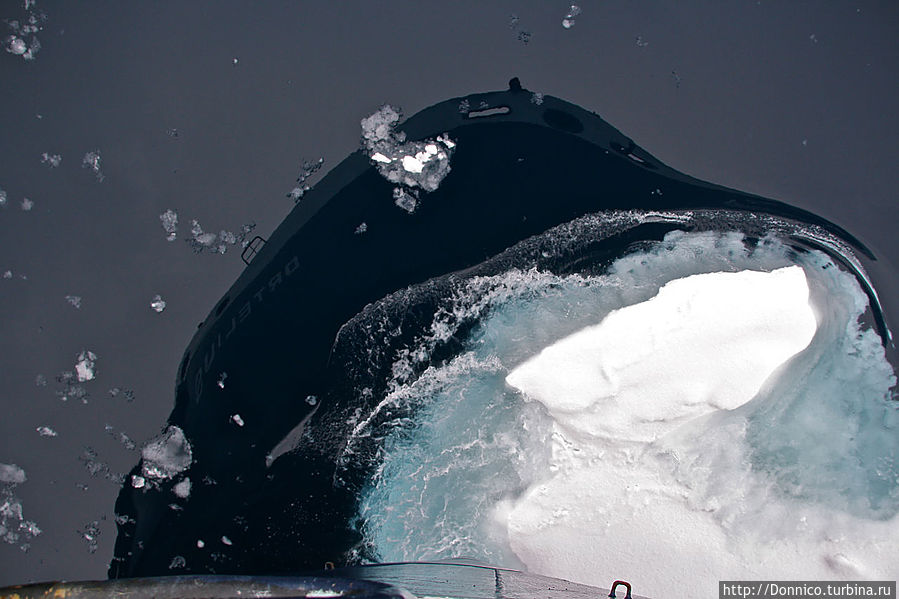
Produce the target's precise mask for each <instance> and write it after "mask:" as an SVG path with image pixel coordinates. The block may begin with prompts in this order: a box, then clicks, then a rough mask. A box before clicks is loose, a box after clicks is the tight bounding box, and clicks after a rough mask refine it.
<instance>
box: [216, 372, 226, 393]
mask: <svg viewBox="0 0 899 599" xmlns="http://www.w3.org/2000/svg"><path fill="white" fill-rule="evenodd" d="M226 378H228V373H227V372H223V373H221V374H220V375H219V380H218V386H219V389H224V388H225V379H226Z"/></svg>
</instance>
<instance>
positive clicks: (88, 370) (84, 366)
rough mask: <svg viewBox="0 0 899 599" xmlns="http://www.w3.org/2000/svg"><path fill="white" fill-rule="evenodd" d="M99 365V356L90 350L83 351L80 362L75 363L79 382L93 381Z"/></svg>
mask: <svg viewBox="0 0 899 599" xmlns="http://www.w3.org/2000/svg"><path fill="white" fill-rule="evenodd" d="M96 363H97V354H95V353H94V352H92V351H88V350H81V353H79V354H78V361H77V362H76V363H75V374H76V375H77V377H78V382H79V383H83V382H85V381H92V380H94V378H96V376H97V372H96V370H95V367H96Z"/></svg>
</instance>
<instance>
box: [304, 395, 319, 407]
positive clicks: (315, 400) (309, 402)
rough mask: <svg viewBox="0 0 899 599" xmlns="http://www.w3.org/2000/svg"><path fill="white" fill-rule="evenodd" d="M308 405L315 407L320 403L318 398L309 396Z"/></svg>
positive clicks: (307, 397) (307, 398)
mask: <svg viewBox="0 0 899 599" xmlns="http://www.w3.org/2000/svg"><path fill="white" fill-rule="evenodd" d="M306 403H307V404H309V405H310V406H314V405H315V404H317V403H318V397H316V396H315V395H307V396H306Z"/></svg>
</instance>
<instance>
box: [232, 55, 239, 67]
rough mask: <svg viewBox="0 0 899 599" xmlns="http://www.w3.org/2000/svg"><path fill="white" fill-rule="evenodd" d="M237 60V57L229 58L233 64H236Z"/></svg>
mask: <svg viewBox="0 0 899 599" xmlns="http://www.w3.org/2000/svg"><path fill="white" fill-rule="evenodd" d="M238 62H240V61H239V60H238V59H237V57H234V59H232V60H231V64H233V65H234V66H237V63H238Z"/></svg>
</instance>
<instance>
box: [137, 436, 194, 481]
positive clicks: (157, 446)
mask: <svg viewBox="0 0 899 599" xmlns="http://www.w3.org/2000/svg"><path fill="white" fill-rule="evenodd" d="M141 457H142V458H143V463H142V466H141V474H142V475H143V477H144V478H145V479H149V480H155V481H161V480H167V479H171V478H173V477H175V476H176V475H178V474H180V473H181V472H184V471H185V470H187V469H188V468H189V467H190V465H191V463H192V461H193V452H192V450H191V446H190V443H189V442H188V440H187V437H185V436H184V431H182V430H181V429H180V428H178V427H177V426H174V425H172V426H169V427H168V428H166V430H165V431H164V432H163V433H162V434H161V435H159V436H158V437H156V438H155V439H153V440H151V441H149V442H148V443H147V444H146V445H144V448H143V449H142V450H141ZM132 484H134V480H133V479H132Z"/></svg>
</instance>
